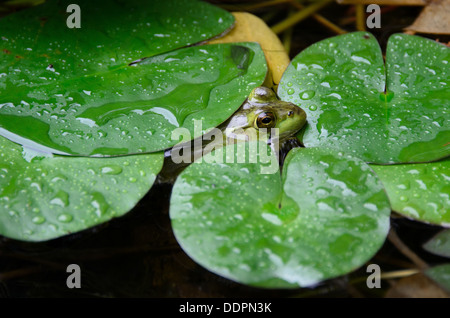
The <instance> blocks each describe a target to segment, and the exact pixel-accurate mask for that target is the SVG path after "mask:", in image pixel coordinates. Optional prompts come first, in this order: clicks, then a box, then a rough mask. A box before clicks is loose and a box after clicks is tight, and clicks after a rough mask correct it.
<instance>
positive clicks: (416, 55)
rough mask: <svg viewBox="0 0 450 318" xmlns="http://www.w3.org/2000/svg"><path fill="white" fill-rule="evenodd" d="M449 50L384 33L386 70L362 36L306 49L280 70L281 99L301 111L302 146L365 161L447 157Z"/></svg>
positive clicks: (373, 46)
mask: <svg viewBox="0 0 450 318" xmlns="http://www.w3.org/2000/svg"><path fill="white" fill-rule="evenodd" d="M449 61H450V49H449V48H448V47H446V46H444V45H441V44H439V43H436V42H435V41H432V40H429V39H425V38H422V37H419V36H411V35H406V34H395V35H392V36H391V38H390V39H389V41H388V45H387V51H386V70H385V66H384V63H383V56H382V53H381V49H380V47H379V45H378V43H377V41H376V39H375V38H374V37H373V36H372V35H371V34H370V33H366V32H355V33H349V34H345V35H340V36H336V37H333V38H329V39H326V40H323V41H321V42H318V43H315V44H313V45H311V46H310V47H309V48H307V49H305V50H304V51H303V52H301V53H300V54H299V55H297V56H296V57H295V58H294V59H293V60H292V62H291V64H290V65H289V67H288V68H287V70H286V72H285V74H284V75H283V78H282V81H281V83H280V86H279V88H278V94H279V96H280V97H281V99H283V100H286V101H290V102H293V103H295V104H297V105H299V106H300V107H302V108H303V109H305V111H306V113H307V116H308V123H309V125H308V127H306V129H305V130H304V131H303V133H302V134H301V135H300V136H299V137H300V139H301V140H302V142H303V144H304V145H305V146H306V147H317V146H320V147H322V146H326V147H329V148H333V149H336V150H338V151H345V152H347V153H350V154H353V155H355V156H357V157H359V158H361V159H363V160H364V161H366V162H372V163H401V162H426V161H433V160H438V159H440V158H444V157H446V156H448V155H450V143H449V142H448V140H450V130H449V127H450V116H449V109H450V89H449V85H450V71H449V70H450V69H449Z"/></svg>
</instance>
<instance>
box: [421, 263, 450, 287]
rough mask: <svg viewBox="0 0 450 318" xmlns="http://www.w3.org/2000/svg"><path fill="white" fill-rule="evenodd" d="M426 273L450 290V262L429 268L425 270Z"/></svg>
mask: <svg viewBox="0 0 450 318" xmlns="http://www.w3.org/2000/svg"><path fill="white" fill-rule="evenodd" d="M425 275H427V276H428V277H429V278H431V279H432V280H434V281H435V282H436V283H438V285H440V286H441V287H443V288H444V289H445V290H447V291H448V292H450V264H443V265H438V266H434V267H431V268H428V269H427V270H426V271H425Z"/></svg>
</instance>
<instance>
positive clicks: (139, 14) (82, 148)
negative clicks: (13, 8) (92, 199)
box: [0, 0, 267, 155]
mask: <svg viewBox="0 0 450 318" xmlns="http://www.w3.org/2000/svg"><path fill="white" fill-rule="evenodd" d="M79 5H80V7H81V10H82V23H83V24H82V27H81V28H80V29H68V28H67V27H65V18H66V16H67V15H68V14H65V13H61V12H65V11H61V10H62V8H64V9H65V7H66V6H67V3H66V2H62V3H60V2H56V1H49V3H48V4H46V5H44V6H37V7H36V8H32V9H29V10H25V11H23V12H20V13H18V14H13V15H10V16H8V17H6V18H5V19H1V20H0V39H1V40H0V52H1V53H0V54H1V55H2V59H1V60H0V115H1V116H0V134H1V135H3V136H5V137H7V138H8V139H10V140H13V141H15V142H17V143H20V144H22V145H26V146H28V147H32V148H34V149H39V150H40V151H47V152H52V153H58V154H71V155H120V154H132V153H140V152H153V151H160V150H162V149H165V148H169V147H171V146H173V145H174V144H176V143H177V142H178V140H171V135H170V133H171V132H172V131H173V129H174V128H178V127H183V128H187V129H189V131H190V133H191V136H192V137H195V136H198V135H200V134H202V132H204V131H207V130H209V129H211V128H213V127H215V126H217V125H218V124H220V123H222V122H224V121H225V120H226V119H227V118H228V117H230V116H231V114H233V112H234V111H235V110H236V109H237V108H239V106H240V105H241V104H242V102H243V101H244V100H245V98H246V97H247V95H248V94H249V93H250V91H251V90H252V89H253V88H254V87H256V86H258V85H261V83H262V82H263V81H264V78H265V75H266V72H267V67H266V62H265V58H264V54H263V52H262V50H261V48H260V47H259V45H258V44H256V43H247V44H244V43H242V44H235V43H233V44H220V45H210V46H196V47H188V48H183V49H178V50H177V48H180V47H182V46H186V45H189V44H192V43H195V42H198V41H202V40H205V39H207V38H210V37H212V36H214V35H216V34H218V33H221V32H223V31H224V30H226V29H227V28H229V27H230V26H231V23H232V22H233V17H232V16H231V15H230V14H229V13H228V12H226V11H223V10H221V9H219V8H216V7H214V6H211V5H209V4H206V3H202V2H196V1H181V0H169V1H164V2H158V3H157V2H146V1H137V0H135V1H128V2H127V1H116V2H112V3H109V2H108V3H107V4H106V3H104V4H103V5H98V4H94V3H93V2H92V1H91V2H82V3H79ZM36 17H39V18H36ZM19 21H20V23H18V22H19ZM117 21H120V24H119V25H118V24H117ZM168 51H170V52H168ZM164 52H168V53H164ZM144 57H148V58H146V59H144V60H142V61H137V62H136V63H131V62H133V61H136V60H138V59H142V58H144ZM130 63H131V64H130ZM194 120H202V124H203V127H202V128H203V130H204V131H202V129H199V130H198V131H194V128H193V125H194Z"/></svg>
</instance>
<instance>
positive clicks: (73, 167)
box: [0, 137, 163, 241]
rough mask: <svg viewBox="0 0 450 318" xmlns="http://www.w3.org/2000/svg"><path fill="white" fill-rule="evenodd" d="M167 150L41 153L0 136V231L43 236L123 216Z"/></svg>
mask: <svg viewBox="0 0 450 318" xmlns="http://www.w3.org/2000/svg"><path fill="white" fill-rule="evenodd" d="M162 163H163V155H162V153H157V154H142V155H134V156H123V157H117V158H83V157H81V158H74V157H61V156H57V155H55V156H53V157H42V156H36V153H34V152H32V151H30V150H25V149H24V148H22V147H21V146H19V145H17V144H15V143H13V142H11V141H9V140H7V139H5V138H3V137H0V235H3V236H6V237H9V238H14V239H18V240H23V241H44V240H49V239H53V238H56V237H59V236H63V235H65V234H69V233H73V232H77V231H80V230H84V229H86V228H89V227H91V226H94V225H97V224H100V223H103V222H106V221H108V220H110V219H112V218H114V217H118V216H121V215H123V214H125V213H126V212H128V211H129V210H131V209H132V208H133V207H134V206H135V205H136V203H137V202H138V201H139V200H140V199H141V198H142V197H143V196H144V195H145V194H146V193H147V191H148V189H149V188H150V187H151V185H152V184H153V182H154V180H155V178H156V174H157V173H158V172H159V170H160V169H161V167H162Z"/></svg>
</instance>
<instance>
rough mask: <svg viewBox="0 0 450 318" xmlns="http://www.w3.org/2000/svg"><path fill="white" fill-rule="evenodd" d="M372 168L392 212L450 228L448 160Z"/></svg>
mask: <svg viewBox="0 0 450 318" xmlns="http://www.w3.org/2000/svg"><path fill="white" fill-rule="evenodd" d="M371 167H372V169H373V170H374V171H375V172H376V173H377V175H378V177H379V178H380V180H381V181H382V182H383V184H384V186H385V188H386V191H387V193H388V196H389V199H390V201H391V205H392V209H393V210H394V211H396V212H398V213H401V214H403V215H406V216H408V217H411V218H414V219H417V220H420V221H424V222H428V223H434V224H439V225H443V226H450V182H449V181H450V159H446V160H443V161H438V162H432V163H421V164H402V165H391V166H378V165H371Z"/></svg>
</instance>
